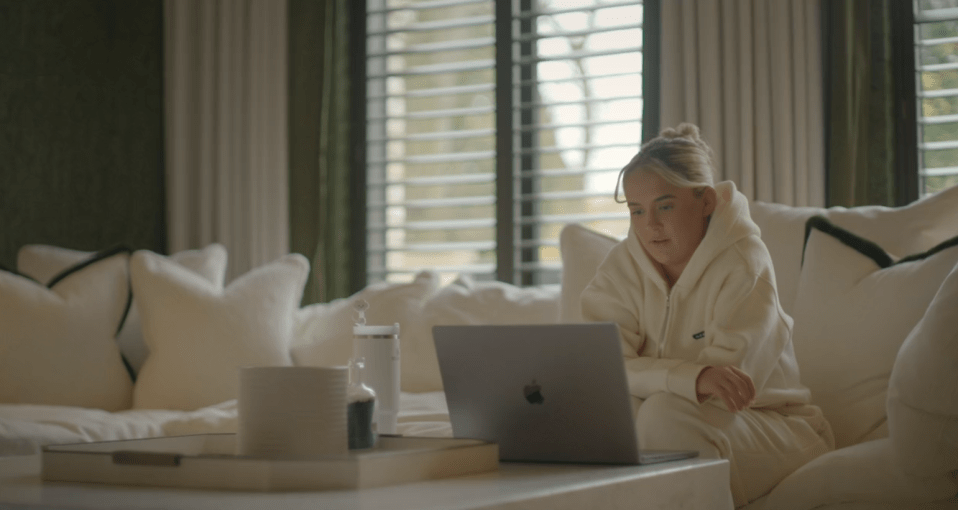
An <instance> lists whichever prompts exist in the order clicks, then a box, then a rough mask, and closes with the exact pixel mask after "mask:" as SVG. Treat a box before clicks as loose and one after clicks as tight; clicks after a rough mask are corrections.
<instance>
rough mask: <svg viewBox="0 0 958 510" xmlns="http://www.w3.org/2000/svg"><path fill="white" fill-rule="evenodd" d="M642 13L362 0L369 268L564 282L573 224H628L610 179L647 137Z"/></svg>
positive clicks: (395, 275) (572, 4)
mask: <svg viewBox="0 0 958 510" xmlns="http://www.w3.org/2000/svg"><path fill="white" fill-rule="evenodd" d="M504 7H508V8H504ZM504 13H509V14H508V15H504ZM642 16H643V6H642V4H641V2H634V1H628V2H626V1H609V2H598V1H594V0H578V1H558V0H556V1H547V0H538V1H534V0H515V1H514V2H513V3H512V4H508V5H503V4H499V10H498V13H497V5H496V2H493V1H491V0H429V1H409V0H406V1H396V0H379V1H374V0H368V3H367V28H366V29H367V39H366V40H367V60H366V61H367V70H366V72H367V87H366V95H367V141H366V145H367V152H366V158H367V166H366V171H367V177H366V179H367V197H368V198H367V236H368V238H367V279H368V281H369V282H370V283H372V282H375V281H381V280H391V281H402V280H408V279H409V278H411V276H412V274H414V273H415V272H417V271H419V270H422V269H436V270H438V271H440V272H441V273H442V274H443V275H444V276H445V277H446V278H447V279H450V278H452V277H454V276H455V275H458V274H463V273H468V274H472V275H474V276H475V277H476V278H477V279H494V278H498V279H500V280H505V281H509V282H512V283H516V284H547V283H558V282H559V273H560V255H559V246H558V238H559V232H560V231H561V229H562V227H563V226H564V225H565V224H567V223H573V222H575V223H583V224H585V225H587V226H590V227H592V228H595V229H597V230H600V231H604V232H607V233H609V234H611V235H615V236H623V235H624V234H625V232H626V231H627V229H628V214H627V211H626V210H625V208H624V206H622V205H621V204H616V203H615V202H614V200H613V199H612V190H613V188H614V186H615V178H616V175H617V174H618V170H619V169H620V168H621V167H622V166H623V165H624V164H625V163H626V162H628V160H629V159H630V158H631V157H632V156H633V155H634V154H635V152H636V151H637V150H638V147H639V142H640V138H641V131H642V129H641V121H642V97H641V91H642V55H641V41H642ZM497 48H498V49H499V51H498V53H497ZM504 49H505V50H507V51H503V50H504ZM497 70H498V72H497ZM503 73H505V74H503ZM504 78H506V80H504ZM497 80H498V85H497ZM503 136H505V137H507V138H505V139H503ZM497 137H498V139H497ZM502 147H508V148H509V149H508V150H507V151H503V150H502Z"/></svg>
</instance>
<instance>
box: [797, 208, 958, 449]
mask: <svg viewBox="0 0 958 510" xmlns="http://www.w3.org/2000/svg"><path fill="white" fill-rule="evenodd" d="M804 257H805V260H804V265H803V267H802V273H801V280H800V281H799V287H798V294H797V297H796V300H795V314H794V319H795V328H794V332H793V344H794V346H795V356H796V358H797V359H798V366H799V369H800V371H801V377H802V382H803V383H804V384H805V385H806V386H808V387H809V388H810V389H811V391H812V401H813V402H814V403H815V404H817V405H819V406H820V407H821V408H822V412H823V413H824V414H825V417H826V418H827V419H828V421H829V422H830V423H831V425H832V428H833V429H834V432H835V445H836V447H837V448H841V447H844V446H848V445H851V444H856V443H858V442H861V441H862V440H863V439H864V438H865V437H866V436H868V435H869V434H870V433H872V432H873V431H875V430H877V429H879V428H880V427H881V426H882V424H883V423H884V421H885V400H886V393H887V388H888V377H889V375H890V374H891V371H892V366H893V365H894V362H895V357H896V355H897V354H898V349H899V347H901V345H902V343H903V342H904V341H905V337H907V336H908V334H909V332H910V331H911V330H912V328H914V327H915V324H917V323H918V321H919V320H920V319H921V318H922V316H923V315H924V314H925V310H926V309H927V308H928V305H929V303H930V302H931V300H932V298H933V297H934V295H935V293H936V292H937V291H938V288H939V287H940V286H941V282H942V280H944V278H945V276H947V275H948V273H949V272H950V271H951V270H952V268H954V267H955V265H956V264H958V238H954V239H952V240H949V241H947V242H945V243H942V244H941V245H939V246H937V247H935V248H933V249H932V250H930V251H928V252H925V253H922V254H918V255H914V256H910V257H906V258H904V259H901V260H900V261H898V262H897V263H893V262H892V257H891V256H890V255H888V254H887V253H886V252H885V251H884V250H882V249H881V248H880V247H878V245H876V244H875V243H872V242H870V241H868V240H866V239H862V238H860V237H858V236H856V235H854V234H852V233H851V232H848V231H847V230H844V229H841V228H839V227H837V226H835V225H834V224H832V223H831V222H829V221H828V220H826V219H824V218H822V217H814V218H812V219H811V220H809V222H808V241H807V246H806V247H805V254H804ZM871 437H874V435H872V436H871Z"/></svg>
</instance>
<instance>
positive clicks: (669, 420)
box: [633, 393, 835, 507]
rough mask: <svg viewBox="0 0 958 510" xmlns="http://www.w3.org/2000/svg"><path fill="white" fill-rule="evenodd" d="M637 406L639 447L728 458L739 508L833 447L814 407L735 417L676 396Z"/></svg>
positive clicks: (662, 396) (639, 402) (653, 398)
mask: <svg viewBox="0 0 958 510" xmlns="http://www.w3.org/2000/svg"><path fill="white" fill-rule="evenodd" d="M633 404H634V405H635V406H636V420H635V426H636V432H637V434H638V440H639V447H640V448H643V449H657V450H698V451H699V456H700V457H702V458H722V459H728V461H729V468H730V472H731V484H732V500H733V501H734V503H735V506H736V507H741V506H743V505H746V504H748V503H749V502H750V501H753V500H755V499H758V498H759V497H761V496H763V495H765V494H767V493H768V492H769V491H771V490H772V489H773V488H774V487H775V485H777V484H778V482H780V481H782V480H783V479H784V478H785V477H786V476H788V475H789V474H791V473H792V472H793V471H795V470H796V469H798V468H799V467H801V466H802V465H803V464H805V463H807V462H809V461H810V460H812V459H814V458H815V457H818V456H819V455H822V454H823V453H826V452H828V451H830V450H832V449H834V445H835V441H834V438H833V436H832V430H831V426H829V424H828V422H827V421H826V420H825V418H824V417H823V416H822V412H821V410H820V409H819V408H818V407H817V406H813V405H794V406H785V407H783V408H780V409H776V410H768V409H745V410H742V411H739V412H737V413H733V412H730V411H728V410H726V409H725V408H724V407H720V406H719V405H715V404H713V403H712V402H711V401H709V402H705V403H703V404H698V403H695V402H692V401H690V400H688V399H686V398H684V397H680V396H678V395H675V394H672V393H656V394H654V395H652V396H650V397H649V398H647V399H645V400H641V399H638V398H633Z"/></svg>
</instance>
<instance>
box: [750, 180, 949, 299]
mask: <svg viewBox="0 0 958 510" xmlns="http://www.w3.org/2000/svg"><path fill="white" fill-rule="evenodd" d="M749 212H750V214H751V216H752V220H753V221H755V223H756V224H757V225H758V227H759V228H760V229H761V231H762V241H763V242H764V243H765V246H766V247H767V248H768V252H769V254H771V256H772V264H773V266H774V268H775V283H776V285H777V286H778V294H779V302H780V303H781V305H782V309H784V310H785V313H788V314H790V315H791V314H792V308H793V303H794V302H795V295H796V292H797V290H798V279H799V274H800V272H801V266H802V246H803V243H804V242H805V222H806V221H807V220H808V219H809V218H811V217H812V216H816V215H821V216H824V217H825V218H827V219H828V220H829V221H831V222H832V223H834V224H835V225H838V226H839V227H842V228H844V229H845V230H849V231H851V232H852V233H854V234H856V235H858V236H861V237H863V238H865V239H869V240H871V241H872V242H874V243H876V244H878V246H881V247H882V248H883V249H884V250H885V251H887V252H888V253H889V254H890V255H891V256H892V258H899V257H902V256H905V255H910V254H912V253H921V252H924V251H927V250H929V249H931V248H932V247H933V246H935V245H937V244H938V243H941V242H943V241H945V240H947V239H950V238H952V237H954V236H956V235H958V186H953V187H951V188H948V189H946V190H943V191H940V192H938V193H936V194H934V195H931V196H928V197H926V198H924V199H922V200H918V201H916V202H913V203H911V204H909V205H907V206H904V207H882V206H862V207H852V208H845V207H830V208H828V209H825V208H818V207H790V206H786V205H781V204H771V203H764V202H757V201H756V202H751V203H749Z"/></svg>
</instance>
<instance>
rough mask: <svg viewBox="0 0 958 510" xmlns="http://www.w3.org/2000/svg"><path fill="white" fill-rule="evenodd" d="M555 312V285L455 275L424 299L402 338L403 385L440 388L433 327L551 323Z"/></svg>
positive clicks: (410, 388)
mask: <svg viewBox="0 0 958 510" xmlns="http://www.w3.org/2000/svg"><path fill="white" fill-rule="evenodd" d="M558 316H559V288H558V286H533V287H518V286H516V285H511V284H508V283H504V282H498V281H484V282H476V281H474V280H473V279H472V278H471V277H469V276H460V277H459V279H457V280H456V281H454V282H453V283H451V284H449V285H446V286H445V287H443V288H441V289H439V292H436V293H435V295H433V296H432V297H430V298H429V299H428V300H427V301H426V303H425V304H424V305H423V310H422V315H421V320H420V321H418V322H416V323H415V329H414V330H413V331H411V332H410V333H411V334H410V335H408V336H407V337H405V338H404V341H403V349H404V351H403V361H404V363H403V389H404V390H405V391H411V392H427V391H439V390H441V389H442V377H441V375H440V373H439V360H438V358H437V357H436V344H435V343H434V341H433V336H432V327H433V326H436V325H462V324H553V323H555V322H557V321H558Z"/></svg>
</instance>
